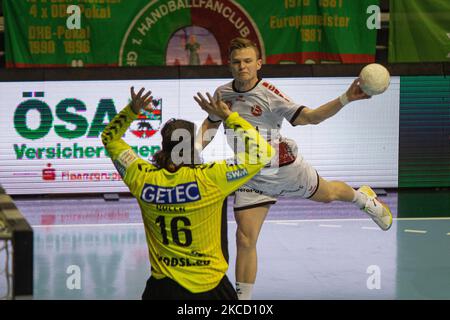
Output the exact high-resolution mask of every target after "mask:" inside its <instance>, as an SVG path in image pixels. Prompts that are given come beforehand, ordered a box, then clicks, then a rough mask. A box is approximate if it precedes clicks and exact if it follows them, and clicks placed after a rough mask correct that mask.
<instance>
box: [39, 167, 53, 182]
mask: <svg viewBox="0 0 450 320" xmlns="http://www.w3.org/2000/svg"><path fill="white" fill-rule="evenodd" d="M42 180H45V181H55V180H56V170H55V169H54V168H52V164H51V163H47V168H45V169H42Z"/></svg>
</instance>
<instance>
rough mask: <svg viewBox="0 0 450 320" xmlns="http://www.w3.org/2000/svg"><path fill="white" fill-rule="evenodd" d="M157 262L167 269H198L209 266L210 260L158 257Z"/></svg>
mask: <svg viewBox="0 0 450 320" xmlns="http://www.w3.org/2000/svg"><path fill="white" fill-rule="evenodd" d="M158 261H159V262H162V263H164V264H165V265H166V266H168V267H200V266H208V265H210V264H211V260H194V259H190V258H173V257H163V256H158Z"/></svg>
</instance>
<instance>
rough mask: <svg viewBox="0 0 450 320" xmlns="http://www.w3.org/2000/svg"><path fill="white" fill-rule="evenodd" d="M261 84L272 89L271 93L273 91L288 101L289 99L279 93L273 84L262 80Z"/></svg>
mask: <svg viewBox="0 0 450 320" xmlns="http://www.w3.org/2000/svg"><path fill="white" fill-rule="evenodd" d="M262 85H263V86H264V87H266V88H267V89H269V90H270V91H272V92H273V93H275V94H276V95H277V96H280V97H282V98H283V99H284V100H286V101H288V102H289V99H288V98H286V97H285V96H284V95H283V94H282V93H281V91H280V90H278V89H277V88H276V87H275V86H274V85H273V84H270V83H268V82H263V83H262Z"/></svg>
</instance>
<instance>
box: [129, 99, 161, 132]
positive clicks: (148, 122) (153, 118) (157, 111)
mask: <svg viewBox="0 0 450 320" xmlns="http://www.w3.org/2000/svg"><path fill="white" fill-rule="evenodd" d="M151 104H152V105H151V107H152V108H153V110H152V111H151V112H148V111H145V110H143V111H142V112H141V113H140V114H139V116H138V118H137V120H135V121H133V123H132V124H131V125H130V129H129V130H130V132H131V133H132V134H133V135H135V136H136V137H138V138H141V139H145V138H150V137H152V136H153V135H154V134H155V133H157V132H158V130H159V128H160V127H161V123H162V99H161V98H157V99H153V100H152V103H151Z"/></svg>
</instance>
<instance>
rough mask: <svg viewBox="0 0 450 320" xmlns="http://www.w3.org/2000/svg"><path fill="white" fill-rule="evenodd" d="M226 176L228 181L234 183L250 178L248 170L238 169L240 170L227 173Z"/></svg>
mask: <svg viewBox="0 0 450 320" xmlns="http://www.w3.org/2000/svg"><path fill="white" fill-rule="evenodd" d="M226 176H227V181H233V180H237V179H241V178H243V177H245V176H248V171H247V169H238V170H234V171H230V172H227V174H226Z"/></svg>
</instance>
